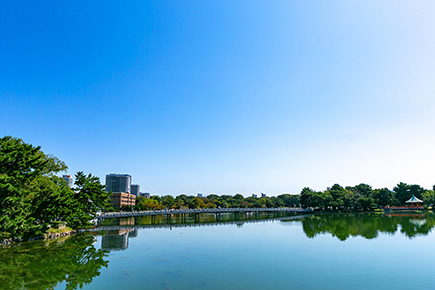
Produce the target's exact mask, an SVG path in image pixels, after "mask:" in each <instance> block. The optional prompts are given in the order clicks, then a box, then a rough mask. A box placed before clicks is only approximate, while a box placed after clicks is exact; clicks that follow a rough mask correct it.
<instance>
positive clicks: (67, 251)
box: [0, 235, 109, 289]
mask: <svg viewBox="0 0 435 290" xmlns="http://www.w3.org/2000/svg"><path fill="white" fill-rule="evenodd" d="M94 242H95V237H94V236H92V235H76V236H72V237H70V238H66V239H58V240H54V241H50V242H46V241H38V242H28V243H22V244H21V245H13V246H11V247H4V248H0V285H1V288H2V289H52V288H53V287H55V286H56V285H57V284H58V283H60V282H63V281H66V289H77V287H80V288H82V287H83V285H86V284H89V283H91V282H92V280H93V278H94V277H96V276H99V275H100V269H101V267H103V266H104V267H106V268H107V265H108V263H109V262H108V261H107V260H105V259H104V258H105V257H107V256H108V253H109V251H105V250H100V249H98V250H97V249H96V248H95V247H94V246H93V243H94Z"/></svg>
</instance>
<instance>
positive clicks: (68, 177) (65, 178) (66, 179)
mask: <svg viewBox="0 0 435 290" xmlns="http://www.w3.org/2000/svg"><path fill="white" fill-rule="evenodd" d="M62 178H63V180H65V181H66V182H67V183H68V186H69V187H72V186H73V179H72V177H71V175H62Z"/></svg>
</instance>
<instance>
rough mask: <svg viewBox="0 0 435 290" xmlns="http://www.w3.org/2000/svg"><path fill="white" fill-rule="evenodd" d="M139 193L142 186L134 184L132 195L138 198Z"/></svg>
mask: <svg viewBox="0 0 435 290" xmlns="http://www.w3.org/2000/svg"><path fill="white" fill-rule="evenodd" d="M139 192H140V185H139V184H132V185H131V194H134V195H136V196H138V195H139Z"/></svg>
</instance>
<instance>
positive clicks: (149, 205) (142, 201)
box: [135, 196, 165, 210]
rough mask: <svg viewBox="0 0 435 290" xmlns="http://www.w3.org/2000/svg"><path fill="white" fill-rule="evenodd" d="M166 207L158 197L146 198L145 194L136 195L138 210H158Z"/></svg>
mask: <svg viewBox="0 0 435 290" xmlns="http://www.w3.org/2000/svg"><path fill="white" fill-rule="evenodd" d="M163 208H165V206H164V205H162V204H161V203H160V202H159V201H158V200H157V199H155V198H146V197H143V196H138V197H136V206H135V209H136V210H157V209H163Z"/></svg>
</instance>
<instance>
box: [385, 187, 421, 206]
mask: <svg viewBox="0 0 435 290" xmlns="http://www.w3.org/2000/svg"><path fill="white" fill-rule="evenodd" d="M393 190H394V193H395V197H396V199H397V201H398V203H399V205H404V204H405V201H407V200H408V199H410V198H411V197H412V196H413V195H414V196H415V197H417V198H420V199H421V198H422V195H423V193H425V192H426V190H425V189H424V188H423V187H421V186H420V185H417V184H413V185H409V184H406V183H403V182H400V183H399V184H397V185H396V187H394V189H393Z"/></svg>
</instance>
